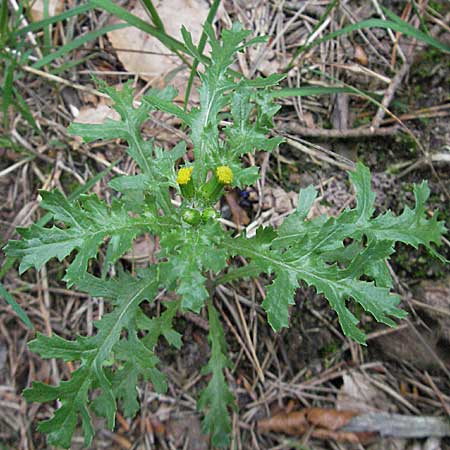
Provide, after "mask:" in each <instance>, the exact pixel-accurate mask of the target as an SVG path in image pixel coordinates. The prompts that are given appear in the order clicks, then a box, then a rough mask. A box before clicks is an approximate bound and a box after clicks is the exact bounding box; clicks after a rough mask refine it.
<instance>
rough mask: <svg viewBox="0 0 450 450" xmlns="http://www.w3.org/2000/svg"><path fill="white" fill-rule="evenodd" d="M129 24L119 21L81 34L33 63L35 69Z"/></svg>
mask: <svg viewBox="0 0 450 450" xmlns="http://www.w3.org/2000/svg"><path fill="white" fill-rule="evenodd" d="M126 27H128V25H127V24H126V23H118V24H115V25H108V26H106V27H104V28H101V29H100V30H95V31H91V32H89V33H86V34H85V35H83V36H80V37H79V38H77V39H74V40H73V41H71V42H69V43H68V44H66V45H63V46H62V47H60V48H58V50H56V52H53V53H50V54H49V55H47V56H44V57H43V58H42V59H40V60H39V61H38V62H36V63H35V64H33V65H32V67H34V68H35V69H40V68H41V67H43V66H46V65H47V64H49V63H51V62H52V61H54V60H55V59H56V58H59V57H60V56H64V55H66V54H67V53H69V52H71V51H72V50H75V49H76V48H78V47H81V46H82V45H84V44H85V43H86V42H89V41H92V40H94V39H97V38H98V37H99V36H103V35H104V34H106V33H109V32H110V31H114V30H119V29H121V28H126Z"/></svg>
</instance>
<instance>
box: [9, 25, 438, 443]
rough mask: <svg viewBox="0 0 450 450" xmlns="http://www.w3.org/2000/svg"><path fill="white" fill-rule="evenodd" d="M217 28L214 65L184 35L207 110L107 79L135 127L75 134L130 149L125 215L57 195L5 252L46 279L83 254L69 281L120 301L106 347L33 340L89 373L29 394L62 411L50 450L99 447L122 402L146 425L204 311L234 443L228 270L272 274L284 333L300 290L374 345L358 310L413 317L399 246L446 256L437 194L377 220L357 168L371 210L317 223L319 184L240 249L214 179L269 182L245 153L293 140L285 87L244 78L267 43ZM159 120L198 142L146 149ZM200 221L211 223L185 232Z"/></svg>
mask: <svg viewBox="0 0 450 450" xmlns="http://www.w3.org/2000/svg"><path fill="white" fill-rule="evenodd" d="M205 31H206V33H207V35H208V37H209V43H210V47H211V55H210V57H209V58H206V57H205V56H203V55H201V54H199V52H198V50H197V48H196V47H195V46H194V44H193V43H192V39H191V37H190V35H189V33H188V32H187V31H186V30H183V38H184V41H185V45H186V47H187V48H188V49H189V52H190V53H191V56H192V57H194V58H197V59H198V60H199V61H200V62H201V64H202V71H201V72H200V73H199V76H200V78H201V82H202V85H201V88H200V105H199V107H198V108H194V109H192V110H190V111H186V110H184V109H182V108H180V107H179V106H178V105H176V104H175V103H174V102H173V99H174V97H175V95H176V92H175V90H174V89H172V88H167V89H164V90H162V91H157V90H152V91H150V93H148V94H147V95H145V96H144V97H143V99H142V102H141V104H140V105H139V106H135V105H134V102H133V93H132V88H131V86H130V85H125V86H124V88H123V89H122V90H121V91H116V90H115V89H112V88H110V87H108V86H106V85H105V84H104V83H100V88H101V89H102V90H103V92H105V93H107V94H108V95H109V96H110V97H111V99H112V100H113V101H114V108H115V110H116V111H117V112H118V113H119V115H120V120H117V121H115V120H107V121H106V122H105V123H104V124H101V125H87V124H75V123H74V124H72V125H71V127H70V128H69V131H70V132H71V133H73V134H75V135H79V136H82V137H83V138H84V140H85V141H86V142H90V141H93V140H97V139H121V140H124V141H126V142H127V144H128V154H129V156H130V157H131V158H133V159H134V160H135V162H136V163H137V165H138V168H139V172H138V173H137V174H135V175H129V176H120V177H117V178H114V179H113V180H112V181H111V182H110V183H109V185H110V187H111V188H112V189H113V190H115V191H116V192H117V195H116V196H114V200H113V201H112V203H111V204H107V203H106V202H105V201H103V200H100V199H99V198H98V197H96V196H95V195H86V196H82V197H81V198H80V199H79V200H78V201H72V202H71V201H68V200H67V199H66V198H65V197H64V196H63V195H62V194H61V193H60V192H58V191H53V192H45V191H43V192H41V196H42V202H41V206H42V207H43V208H44V209H46V210H47V211H49V212H50V213H51V215H52V217H53V225H52V226H51V227H46V226H39V225H37V224H34V225H32V226H31V227H29V228H26V229H19V230H18V231H19V233H20V234H21V236H22V239H21V240H16V241H10V242H9V244H8V245H7V247H6V249H5V251H6V253H7V254H8V255H12V256H17V257H20V258H21V264H20V267H19V270H20V272H21V273H22V272H24V271H25V270H27V269H29V268H32V267H34V268H35V269H37V270H39V269H40V268H41V267H42V266H43V265H44V264H46V263H47V262H49V261H50V260H51V259H53V258H57V259H58V260H59V261H62V260H63V259H67V258H69V259H68V261H69V262H68V267H67V270H66V273H65V277H64V280H65V281H66V282H67V284H68V285H70V286H71V285H75V286H76V287H77V288H78V289H80V290H82V291H85V292H87V293H89V294H90V295H92V296H97V297H99V296H100V297H104V298H105V299H107V300H109V305H110V306H109V311H110V312H108V314H106V315H104V316H103V317H102V318H101V319H100V320H99V321H97V322H96V333H95V334H94V336H88V337H84V336H78V337H76V338H75V339H74V340H68V339H63V338H61V337H59V336H57V335H52V336H44V335H42V334H38V335H37V337H36V339H34V340H33V341H32V342H30V348H31V350H33V351H35V352H37V353H39V354H40V355H41V356H42V357H43V358H59V359H62V360H64V361H73V362H74V363H75V364H74V366H75V367H76V370H75V371H74V372H73V373H72V374H71V377H70V379H69V380H66V381H62V382H61V383H60V384H59V385H58V386H49V385H47V384H44V383H41V382H33V385H32V387H31V388H29V389H27V390H26V391H25V397H26V398H27V399H28V400H30V401H36V402H53V401H55V400H58V401H59V405H58V409H57V410H56V412H55V414H54V415H53V417H51V418H50V419H48V420H46V421H44V422H42V423H41V424H40V425H39V430H40V431H43V432H45V433H48V436H49V443H50V444H54V445H60V446H63V447H66V448H67V447H69V446H70V443H71V438H72V435H73V433H74V432H75V430H76V428H77V425H78V424H79V423H81V426H82V431H83V434H84V439H85V444H86V446H89V445H90V443H91V440H92V438H93V435H94V430H93V426H92V422H91V416H92V415H93V414H95V415H98V416H102V417H105V418H106V419H107V424H108V426H109V427H110V428H111V429H112V428H113V427H114V423H115V414H116V411H117V408H118V404H119V406H120V408H121V409H122V411H123V413H124V414H125V415H126V416H127V417H132V416H133V415H135V414H136V412H137V410H138V408H139V403H138V400H137V399H138V391H137V385H138V383H139V381H140V380H144V381H147V380H148V381H150V382H151V383H152V384H153V386H154V388H155V389H156V390H157V391H160V392H164V391H165V389H166V387H167V382H166V380H165V376H164V373H163V371H161V370H160V369H158V358H157V356H156V355H155V353H154V348H155V345H156V343H157V342H158V340H159V339H160V338H164V339H165V340H166V341H167V342H168V343H169V344H171V345H173V346H175V347H176V348H180V347H181V345H182V339H181V336H180V334H179V333H178V332H177V331H176V330H175V329H174V328H173V319H174V317H175V315H176V314H177V312H178V311H179V310H192V311H194V312H196V313H198V312H200V311H201V310H202V309H203V307H204V306H205V303H206V306H207V308H208V318H209V325H210V332H209V343H210V347H211V352H210V361H209V363H208V365H207V366H206V367H205V368H204V370H203V373H204V375H205V376H206V377H207V378H208V380H209V381H208V384H207V386H206V388H205V389H204V390H203V391H202V393H201V395H200V397H199V402H198V406H199V408H200V410H201V411H203V413H204V421H203V425H204V431H205V432H206V433H210V434H211V442H212V445H213V446H215V447H224V446H227V445H228V443H229V434H230V431H231V422H230V419H229V415H228V412H229V409H230V408H234V407H235V402H234V399H233V396H232V394H231V392H230V390H229V388H228V386H227V383H226V381H225V369H226V367H227V366H228V365H229V362H228V359H227V354H226V346H225V334H224V330H223V328H222V325H221V321H220V317H219V315H218V313H217V311H216V310H215V308H214V306H213V302H212V300H211V293H212V292H211V291H212V288H211V286H213V283H212V282H211V283H207V280H208V278H209V279H210V280H211V281H213V279H214V278H215V277H217V276H218V275H219V274H220V273H221V272H222V271H224V269H228V270H227V272H226V273H225V274H222V275H221V278H220V280H222V282H225V281H229V280H233V279H236V278H240V277H248V276H256V275H258V274H260V273H266V274H272V275H273V281H272V282H271V283H270V285H269V286H268V287H267V296H266V298H265V300H264V302H263V303H262V306H263V308H264V309H265V311H266V312H267V317H268V321H269V323H270V325H271V326H272V327H273V329H274V330H279V329H281V328H282V327H286V326H288V315H289V314H288V313H289V311H288V309H289V305H290V304H292V303H293V298H294V292H295V290H296V289H297V287H298V286H299V283H300V282H304V283H306V284H308V285H310V286H314V287H315V288H316V290H317V292H319V293H323V294H324V296H325V297H326V298H327V300H328V301H329V303H330V306H331V308H333V309H334V310H335V311H336V313H337V315H338V318H339V322H340V324H341V326H342V329H343V332H344V333H345V334H346V335H347V336H349V337H350V338H352V339H355V340H356V341H358V342H361V343H363V342H364V333H363V332H362V331H361V330H360V329H359V328H358V327H357V322H358V319H357V317H355V315H354V314H353V313H352V312H351V311H350V308H349V305H348V303H349V302H350V301H354V302H357V303H359V304H360V305H361V306H362V307H363V308H364V309H365V310H366V311H367V312H368V313H370V314H372V315H373V317H374V318H375V319H376V320H378V321H380V322H383V323H385V324H387V325H389V326H394V325H395V323H394V321H393V318H401V317H404V316H405V312H404V311H403V310H401V309H399V308H398V304H399V298H398V297H397V296H396V295H394V294H392V293H391V292H390V291H391V287H392V282H391V277H390V274H389V271H388V269H387V265H386V261H387V259H388V258H389V256H390V255H391V254H392V252H393V249H394V244H395V242H398V241H400V242H403V243H406V244H410V245H412V246H414V247H417V246H419V245H424V246H426V247H427V248H428V249H429V250H430V251H431V252H432V253H435V250H434V246H435V245H439V244H440V239H441V234H442V233H443V232H444V231H445V229H444V225H443V224H442V223H441V222H439V221H438V219H437V215H436V214H434V215H433V216H432V217H431V218H428V217H427V214H426V211H425V202H426V200H427V198H428V195H429V189H428V187H427V185H426V183H422V184H421V185H419V186H416V187H415V196H416V205H415V207H414V209H409V208H408V207H407V208H405V210H404V212H403V213H402V214H401V215H400V216H399V217H395V216H394V215H393V214H392V213H391V212H387V213H385V214H381V215H379V216H377V217H374V206H373V203H374V194H373V193H372V192H371V189H370V173H369V170H368V169H367V168H366V167H364V166H363V165H362V164H358V166H357V168H356V171H354V172H352V173H351V174H350V179H351V181H352V183H353V185H354V186H355V189H356V193H357V203H356V207H355V208H353V209H347V210H345V211H344V212H343V213H342V214H341V215H340V216H339V217H336V218H334V217H326V216H322V217H318V218H316V219H314V220H307V215H308V212H309V210H310V208H311V206H312V204H313V202H314V200H315V198H316V192H315V190H314V189H313V188H312V187H310V188H308V189H305V190H302V191H301V192H300V194H299V206H298V209H297V211H295V212H294V213H293V214H292V215H291V216H289V217H288V218H287V219H286V220H285V222H284V223H283V224H282V226H281V227H280V228H279V229H278V230H275V229H272V228H266V229H260V230H258V232H257V234H256V237H254V238H252V239H248V238H246V237H245V235H243V236H240V237H238V238H234V237H233V236H232V235H231V234H230V233H228V232H226V231H225V230H224V228H223V227H222V225H221V224H220V223H219V221H218V220H217V219H216V217H215V214H211V207H212V206H213V205H214V203H215V202H216V199H215V198H213V197H208V195H205V192H206V191H205V190H204V189H202V188H203V187H204V186H205V185H206V184H207V183H211V179H212V180H213V181H212V182H214V178H211V177H214V173H215V170H216V168H218V167H222V168H223V167H226V168H227V169H226V172H227V174H229V176H228V177H227V179H228V180H230V181H231V184H232V186H237V187H243V186H244V185H247V184H252V183H254V182H255V181H256V180H257V179H258V168H257V167H244V165H243V162H242V156H243V155H244V154H245V153H249V152H254V151H257V150H258V151H261V150H263V151H271V150H273V149H274V148H275V147H276V146H277V145H278V144H280V142H281V139H280V138H278V137H269V136H268V133H269V131H270V130H271V128H272V126H273V124H272V118H273V116H274V115H275V114H276V112H277V111H278V109H279V106H278V105H276V104H274V103H273V101H272V99H273V97H274V95H272V94H273V92H272V91H273V90H274V89H276V85H277V83H278V82H279V81H280V80H281V79H282V78H283V76H280V75H273V76H270V77H267V78H258V79H256V80H247V79H245V78H244V77H242V75H239V74H236V73H235V72H233V71H231V70H230V65H231V64H232V63H233V61H234V59H235V56H236V53H237V52H239V51H243V50H244V49H245V48H246V47H247V46H248V45H253V44H255V43H257V42H259V41H260V40H261V39H256V40H255V39H254V40H248V38H249V35H250V32H249V31H245V30H242V28H241V27H240V26H239V25H235V26H233V28H232V29H230V30H224V31H223V33H222V38H221V39H220V40H219V39H216V37H215V36H214V33H213V30H212V28H211V27H210V26H207V27H206V28H205ZM154 110H160V111H163V112H165V113H169V114H172V115H175V116H177V117H178V118H180V119H181V121H182V122H183V123H184V125H185V126H186V127H188V128H189V130H190V134H189V142H180V143H179V144H178V145H176V146H175V147H174V148H173V149H171V150H163V149H160V148H157V147H155V146H154V144H153V142H152V141H151V140H146V139H144V137H143V136H142V135H141V127H142V124H143V123H144V122H145V121H146V120H147V119H148V117H149V114H150V113H151V112H152V111H154ZM187 144H189V145H190V146H192V148H193V151H194V155H195V161H194V162H193V164H191V165H190V166H189V167H192V170H191V169H189V170H188V171H185V173H184V177H182V178H183V179H182V181H183V189H184V191H183V190H182V189H181V187H180V185H178V183H177V165H178V166H180V165H181V166H182V165H183V161H182V158H183V156H184V155H185V153H186V148H187ZM228 169H230V171H231V172H230V171H229V170H228ZM231 174H232V177H231ZM189 183H191V184H190V185H189V189H187V185H188V184H189ZM219 189H223V186H219ZM187 191H189V193H190V194H189V197H186V198H184V199H183V202H182V204H181V206H177V207H176V206H174V204H173V202H172V194H173V192H177V193H178V194H180V195H182V193H183V192H187ZM186 211H189V212H190V214H186ZM186 217H191V218H198V220H189V221H186V220H184V219H183V218H186ZM144 233H150V234H153V235H155V236H158V237H159V238H160V244H161V248H162V250H161V251H160V253H159V254H158V258H159V259H158V262H157V263H156V264H152V265H150V266H149V267H148V268H146V269H143V270H141V271H139V272H137V273H136V274H135V275H132V274H129V273H125V272H123V270H120V266H119V270H118V272H119V275H118V276H116V277H114V278H108V276H107V274H108V272H109V270H108V269H109V268H110V267H111V266H112V265H114V264H116V263H117V262H118V260H119V259H120V258H121V256H122V255H123V254H124V253H125V252H127V251H129V250H130V248H131V246H132V244H133V240H134V239H135V238H136V237H138V236H140V235H142V234H144ZM101 247H102V248H105V255H106V257H105V258H104V263H103V267H102V268H101V274H102V276H101V277H98V276H94V275H92V274H90V273H89V272H88V269H89V267H90V266H91V267H95V264H92V260H95V259H96V258H97V256H98V252H99V249H100V248H101ZM235 255H242V256H245V257H246V258H248V259H249V261H250V263H249V265H248V266H246V267H245V268H236V269H235V268H233V267H228V265H230V264H231V261H232V257H233V256H235ZM161 289H166V290H172V291H175V292H176V293H177V294H178V300H177V301H175V302H168V303H166V304H165V310H164V312H163V313H162V314H161V315H160V316H159V317H149V316H148V315H146V314H145V313H144V309H145V310H146V311H148V309H149V308H142V306H143V303H144V302H147V303H150V302H153V301H154V300H155V298H156V297H157V295H158V292H159V291H160V290H161ZM208 299H209V300H208Z"/></svg>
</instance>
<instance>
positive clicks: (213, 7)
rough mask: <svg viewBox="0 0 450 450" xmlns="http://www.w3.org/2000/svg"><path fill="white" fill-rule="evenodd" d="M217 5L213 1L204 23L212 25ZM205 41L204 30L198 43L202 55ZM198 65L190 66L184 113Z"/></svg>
mask: <svg viewBox="0 0 450 450" xmlns="http://www.w3.org/2000/svg"><path fill="white" fill-rule="evenodd" d="M219 5H220V0H214V2H213V4H212V5H211V8H210V9H209V13H208V17H207V18H206V22H205V23H207V24H210V25H212V21H213V19H214V16H215V15H216V12H217V10H218V8H219ZM207 39H208V36H207V34H206V33H205V30H203V31H202V35H201V36H200V41H199V43H198V52H199V53H200V54H203V50H204V49H205V45H206V41H207ZM199 63H200V61H199V60H198V59H195V60H194V63H193V64H192V68H191V74H190V75H189V81H188V84H187V88H186V93H185V95H184V110H185V111H186V110H187V105H188V101H189V96H190V94H191V89H192V83H193V82H194V78H195V74H196V72H197V67H198V65H199Z"/></svg>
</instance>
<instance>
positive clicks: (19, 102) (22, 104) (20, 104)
mask: <svg viewBox="0 0 450 450" xmlns="http://www.w3.org/2000/svg"><path fill="white" fill-rule="evenodd" d="M13 93H14V100H15V103H14V106H15V107H16V108H17V110H18V111H19V112H20V114H21V115H22V117H23V118H24V119H25V120H26V121H27V122H28V123H29V124H30V125H31V126H32V127H33V128H34V130H35V131H36V132H37V133H40V132H41V130H40V129H39V127H38V126H37V124H36V121H35V120H34V117H33V114H32V113H31V111H30V108H29V107H28V105H27V102H26V101H25V99H24V98H23V97H22V96H21V95H20V93H19V91H18V90H17V89H15V88H14V87H13Z"/></svg>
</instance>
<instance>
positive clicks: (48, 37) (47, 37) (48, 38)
mask: <svg viewBox="0 0 450 450" xmlns="http://www.w3.org/2000/svg"><path fill="white" fill-rule="evenodd" d="M48 8H49V0H44V19H48V18H49V17H50V15H49V13H48ZM51 44H52V26H51V24H49V25H47V26H46V27H45V28H44V48H46V49H48V51H50V50H49V49H51V48H52V45H51Z"/></svg>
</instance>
